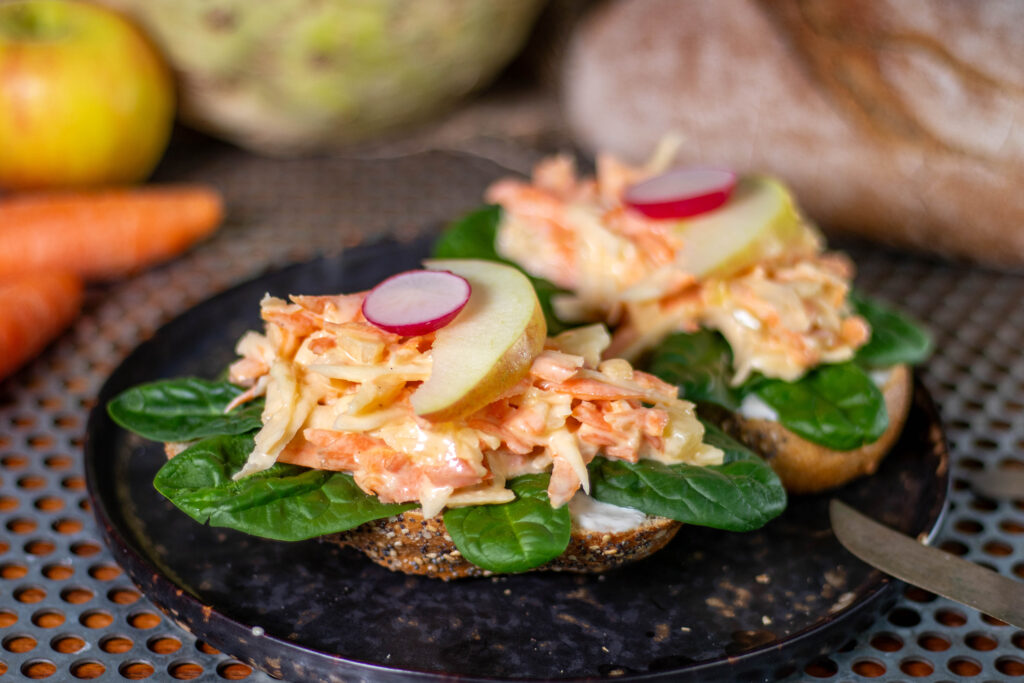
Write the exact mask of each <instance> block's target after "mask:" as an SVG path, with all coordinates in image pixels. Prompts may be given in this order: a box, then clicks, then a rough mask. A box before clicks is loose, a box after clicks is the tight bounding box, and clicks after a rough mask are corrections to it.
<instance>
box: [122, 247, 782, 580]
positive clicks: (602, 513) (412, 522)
mask: <svg viewBox="0 0 1024 683" xmlns="http://www.w3.org/2000/svg"><path fill="white" fill-rule="evenodd" d="M260 311H261V315H262V319H263V321H264V323H265V327H264V329H263V330H262V331H250V332H248V333H246V334H245V335H244V336H243V337H242V338H241V339H240V341H239V342H238V344H237V349H236V350H237V352H238V354H239V356H240V357H239V359H238V360H237V361H236V362H234V363H233V364H232V365H231V366H230V369H229V371H228V377H227V380H226V381H220V382H214V381H207V380H202V379H197V378H185V379H178V380H165V381H159V382H154V383H151V384H146V385H142V386H139V387H135V388H132V389H129V390H128V391H126V392H124V393H122V394H120V395H119V396H117V397H116V398H115V399H114V400H113V401H111V402H110V403H109V405H108V413H109V415H110V416H111V417H112V418H113V419H114V420H115V421H116V422H117V423H118V424H120V425H122V426H123V427H125V428H127V429H129V430H132V431H134V432H136V433H138V434H140V435H142V436H144V437H146V438H149V439H153V440H155V441H161V442H164V443H165V450H166V452H167V455H168V456H169V459H168V461H167V462H166V463H165V464H164V465H163V466H162V468H161V469H160V471H159V473H158V474H157V476H156V480H155V486H156V488H157V490H158V491H160V493H162V494H163V495H164V496H166V497H167V498H168V499H169V500H170V501H172V502H173V503H174V504H175V505H176V506H177V507H178V508H180V509H181V510H183V511H184V512H185V513H187V514H188V515H190V516H191V517H193V518H194V519H196V520H197V521H199V522H202V523H209V524H211V525H216V526H224V527H231V528H234V529H238V530H241V531H244V532H247V533H250V534H254V535H257V536H263V537H267V538H271V539H278V540H302V539H308V538H314V537H324V538H326V539H328V540H331V541H335V542H338V543H341V544H343V545H347V546H351V547H354V548H357V549H359V550H361V551H363V552H365V553H366V554H367V555H368V556H369V557H370V558H372V559H373V560H374V561H375V562H377V563H379V564H382V565H384V566H386V567H388V568H391V569H394V570H399V571H403V572H407V573H413V574H424V575H428V576H435V577H440V578H445V579H448V578H455V577H463V576H473V575H481V574H490V573H507V572H522V571H527V570H531V569H538V568H540V569H557V570H568V571H603V570H606V569H610V568H613V567H617V566H620V565H621V564H623V563H626V562H630V561H633V560H638V559H640V558H643V557H646V556H648V555H650V554H651V553H653V552H655V551H657V550H658V549H660V548H661V547H663V546H664V545H665V544H666V543H667V542H668V541H669V540H670V539H671V538H672V537H673V535H674V534H675V533H676V531H677V530H678V529H679V527H680V526H681V524H683V523H688V524H697V525H705V526H711V527H717V528H722V529H728V530H734V531H742V530H750V529H755V528H758V527H760V526H762V525H763V524H765V523H766V522H767V521H768V520H770V519H772V518H773V517H775V516H776V515H778V514H779V513H780V512H781V511H782V510H783V508H784V506H785V502H786V496H785V491H784V489H783V488H782V486H781V483H780V482H779V479H778V477H777V476H776V475H775V474H774V472H773V471H772V470H771V468H769V467H767V466H766V465H765V464H764V462H763V461H762V460H760V459H759V458H758V457H757V456H755V455H754V454H752V453H750V452H749V451H747V450H746V449H745V448H743V447H742V446H740V445H739V444H738V443H736V442H735V441H733V440H732V439H730V438H729V437H727V436H726V435H725V434H724V433H722V432H720V431H718V430H717V429H716V428H714V427H712V426H710V425H707V426H706V425H705V424H703V423H702V422H701V421H700V420H699V419H698V418H697V416H696V414H695V409H694V404H693V403H691V402H690V401H687V400H683V399H680V398H679V397H678V392H677V390H676V387H675V386H674V385H671V384H668V383H666V382H665V381H663V380H660V379H658V378H656V377H654V376H653V375H650V374H647V373H645V372H641V371H639V370H635V369H634V368H633V367H632V365H631V364H630V363H629V362H628V361H626V360H623V359H608V358H604V357H603V354H605V352H606V350H607V347H608V345H609V343H610V341H611V340H610V336H609V334H608V333H607V331H606V329H605V328H604V326H603V325H589V326H583V327H579V328H575V329H571V330H567V331H564V332H562V333H560V334H557V335H555V336H553V337H548V335H547V327H546V323H545V317H544V315H543V314H542V312H541V309H540V305H539V301H538V298H537V296H536V294H535V290H534V288H533V286H532V285H531V283H530V281H529V279H528V278H527V277H526V276H524V275H523V274H522V273H521V272H520V271H519V270H517V269H515V268H512V267H510V266H506V265H502V264H499V263H495V262H493V261H481V260H440V261H433V262H428V264H427V269H425V270H419V271H409V272H405V273H402V274H399V275H396V276H395V277H393V278H390V279H388V280H385V281H384V282H383V283H381V284H380V285H378V286H377V287H375V288H374V289H372V290H370V291H369V292H360V293H355V294H345V295H336V296H292V297H291V300H290V301H285V300H283V299H279V298H275V297H271V296H267V297H265V298H264V299H263V301H262V302H261V304H260Z"/></svg>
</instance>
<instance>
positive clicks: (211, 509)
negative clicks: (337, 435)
mask: <svg viewBox="0 0 1024 683" xmlns="http://www.w3.org/2000/svg"><path fill="white" fill-rule="evenodd" d="M253 445H254V444H253V437H252V434H235V435H227V436H215V437H211V438H208V439H204V440H203V441H200V442H199V443H197V444H194V445H193V446H191V447H190V448H188V449H186V450H185V451H184V452H182V453H180V454H178V455H177V456H175V457H174V458H172V459H170V460H168V461H167V463H166V464H164V466H163V467H161V468H160V471H159V472H158V473H157V475H156V478H155V479H154V481H153V485H154V486H155V487H156V489H157V491H159V492H160V493H161V494H163V495H164V496H166V497H167V498H168V499H169V500H170V501H171V502H172V503H174V505H176V506H177V507H178V508H180V509H181V510H182V511H183V512H185V513H186V514H188V515H189V516H190V517H192V518H193V519H195V520H196V521H198V522H203V523H206V522H209V524H210V525H211V526H223V527H229V528H232V529H237V530H239V531H244V532H245V533H248V534H252V535H253V536H261V537H263V538H272V539H275V540H280V541H299V540H303V539H307V538H313V537H316V536H323V535H325V534H332V533H335V532H338V531H345V530H347V529H352V528H354V527H357V526H359V525H360V524H362V523H364V522H368V521H370V520H373V519H379V518H381V517H389V516H391V515H396V514H398V513H400V512H402V511H404V510H408V509H411V508H412V507H415V506H414V505H412V504H404V505H396V504H384V503H381V502H380V501H379V500H377V497H376V496H370V495H367V494H366V493H364V492H363V491H362V489H360V488H359V487H358V486H357V485H356V483H355V481H354V480H353V479H352V476H351V475H348V474H344V473H341V472H328V471H324V470H313V469H307V468H305V467H299V466H298V465H287V464H283V463H278V464H275V465H273V466H272V467H270V468H269V469H267V470H264V471H262V472H258V473H256V474H253V475H251V476H249V477H246V478H244V479H241V480H238V481H235V480H233V479H232V478H231V477H232V475H234V474H235V473H236V472H238V471H239V470H240V469H241V468H242V465H244V464H245V461H246V459H247V458H248V456H249V453H250V452H251V451H252V449H253Z"/></svg>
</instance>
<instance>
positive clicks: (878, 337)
mask: <svg viewBox="0 0 1024 683" xmlns="http://www.w3.org/2000/svg"><path fill="white" fill-rule="evenodd" d="M850 303H851V304H853V308H854V310H855V311H856V312H857V313H858V314H859V315H861V316H862V317H863V318H864V319H865V320H867V321H868V324H869V325H871V339H870V340H868V343H867V344H865V345H864V346H862V347H860V349H858V350H857V356H856V358H855V360H856V361H857V362H858V363H860V364H861V365H866V366H868V367H874V368H878V367H888V366H890V365H897V364H900V363H908V364H910V365H914V364H917V363H922V362H924V361H925V360H926V359H927V358H928V356H930V355H931V353H932V347H933V341H932V336H931V334H930V333H929V332H928V330H927V329H926V328H925V327H924V326H923V325H921V324H920V323H918V322H917V321H915V320H913V319H912V318H910V317H909V316H907V315H905V314H904V313H902V312H900V311H897V310H896V309H894V308H890V307H889V306H886V305H885V304H883V303H880V302H878V301H876V300H873V299H871V298H869V297H867V296H865V295H863V294H861V293H859V292H852V293H851V294H850Z"/></svg>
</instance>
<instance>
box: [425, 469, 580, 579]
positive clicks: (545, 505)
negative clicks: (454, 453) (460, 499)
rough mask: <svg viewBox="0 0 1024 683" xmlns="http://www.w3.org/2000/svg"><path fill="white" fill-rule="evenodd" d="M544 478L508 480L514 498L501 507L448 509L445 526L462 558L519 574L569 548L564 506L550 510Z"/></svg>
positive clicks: (546, 477)
mask: <svg viewBox="0 0 1024 683" xmlns="http://www.w3.org/2000/svg"><path fill="white" fill-rule="evenodd" d="M549 479H550V475H547V474H527V475H523V476H521V477H516V478H515V479H512V480H510V481H509V482H508V486H509V488H510V489H512V491H513V492H515V494H516V499H515V500H514V501H512V502H510V503H503V504H501V505H476V506H473V507H464V508H453V509H451V510H448V511H447V512H445V513H444V525H445V527H446V528H447V530H448V533H449V534H450V535H451V537H452V540H453V541H454V542H455V547H456V548H458V549H459V551H460V552H461V553H462V555H463V556H464V557H465V558H466V559H467V560H469V561H470V562H472V563H473V564H475V565H476V566H478V567H481V568H482V569H489V570H491V571H494V572H523V571H526V570H528V569H532V568H534V567H539V566H540V565H542V564H544V563H545V562H548V561H550V560H553V559H554V558H556V557H558V556H559V555H561V554H562V553H563V552H564V551H565V549H566V547H567V546H568V545H569V534H570V531H571V529H572V519H571V517H570V515H569V506H568V505H563V506H562V507H560V508H557V509H556V508H553V507H551V502H550V501H549V500H548V493H547V487H548V481H549Z"/></svg>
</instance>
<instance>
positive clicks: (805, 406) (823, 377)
mask: <svg viewBox="0 0 1024 683" xmlns="http://www.w3.org/2000/svg"><path fill="white" fill-rule="evenodd" d="M755 393H756V394H757V395H758V396H759V397H760V398H761V399H762V400H763V401H764V402H765V403H767V404H768V405H770V406H771V407H772V408H773V409H775V412H776V413H777V414H778V416H779V423H780V424H782V425H783V426H784V427H786V428H787V429H789V430H790V431H792V432H795V433H796V434H799V435H800V436H802V437H804V438H805V439H807V440H808V441H812V442H814V443H816V444H820V445H822V446H826V447H827V448H832V449H835V450H839V451H848V450H852V449H854V448H859V447H860V446H863V445H864V444H866V443H871V442H873V441H877V440H878V438H879V437H880V436H882V433H883V432H884V431H885V430H886V427H888V426H889V411H888V410H887V409H886V407H885V397H884V396H883V395H882V390H881V389H879V388H878V387H877V386H876V385H875V383H874V382H873V381H872V380H871V378H870V377H869V376H868V374H867V372H865V371H864V370H863V369H862V368H860V367H859V366H858V365H857V364H856V363H853V362H849V363H838V364H834V365H822V366H820V367H818V368H816V369H815V370H813V371H811V372H809V373H807V374H806V375H804V376H803V377H802V378H801V379H799V380H798V381H796V382H784V381H782V380H777V379H773V380H768V381H766V382H764V383H763V384H761V385H760V386H759V387H758V388H757V390H756V392H755Z"/></svg>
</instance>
